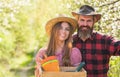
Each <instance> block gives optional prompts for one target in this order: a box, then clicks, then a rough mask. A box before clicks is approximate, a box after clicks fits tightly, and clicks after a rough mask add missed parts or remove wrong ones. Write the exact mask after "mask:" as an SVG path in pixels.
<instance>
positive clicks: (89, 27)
mask: <svg viewBox="0 0 120 77" xmlns="http://www.w3.org/2000/svg"><path fill="white" fill-rule="evenodd" d="M83 27H86V28H87V29H91V28H90V27H89V26H85V25H82V26H80V27H79V29H81V28H83Z"/></svg>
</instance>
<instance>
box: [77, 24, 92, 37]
mask: <svg viewBox="0 0 120 77" xmlns="http://www.w3.org/2000/svg"><path fill="white" fill-rule="evenodd" d="M83 28H86V29H83ZM92 31H93V27H92V28H90V27H89V26H80V27H79V28H78V37H80V38H85V39H88V38H90V37H91V34H92Z"/></svg>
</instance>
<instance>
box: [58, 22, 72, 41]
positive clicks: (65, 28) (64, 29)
mask: <svg viewBox="0 0 120 77" xmlns="http://www.w3.org/2000/svg"><path fill="white" fill-rule="evenodd" d="M69 33H70V26H69V24H68V23H67V22H62V23H61V26H60V29H59V31H58V34H59V35H58V36H59V38H58V39H59V41H65V40H66V39H67V38H68V36H69Z"/></svg>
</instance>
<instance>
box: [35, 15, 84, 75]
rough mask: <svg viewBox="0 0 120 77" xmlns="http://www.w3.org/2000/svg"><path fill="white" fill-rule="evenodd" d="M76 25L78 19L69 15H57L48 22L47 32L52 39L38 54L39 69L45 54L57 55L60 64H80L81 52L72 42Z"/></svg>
mask: <svg viewBox="0 0 120 77" xmlns="http://www.w3.org/2000/svg"><path fill="white" fill-rule="evenodd" d="M76 26H77V22H76V20H74V19H72V18H69V17H57V18H54V19H51V20H50V21H48V22H47V24H46V33H47V34H48V35H49V36H50V40H49V43H48V46H47V48H42V49H40V50H39V52H38V53H37V55H36V64H37V69H38V68H39V67H40V60H41V59H40V58H43V57H44V54H45V55H47V56H53V55H55V56H56V57H57V59H58V61H59V65H60V66H78V65H79V64H80V62H81V59H82V57H81V53H80V51H79V49H77V48H72V43H71V41H72V39H71V38H72V33H73V32H74V31H75V29H76ZM37 69H36V70H37ZM36 77H37V76H36ZM38 77H39V76H38Z"/></svg>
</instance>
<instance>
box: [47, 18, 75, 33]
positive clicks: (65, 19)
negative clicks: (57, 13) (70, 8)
mask: <svg viewBox="0 0 120 77" xmlns="http://www.w3.org/2000/svg"><path fill="white" fill-rule="evenodd" d="M62 21H65V22H68V23H70V24H71V25H72V27H73V31H72V32H74V31H75V29H76V27H77V21H76V20H75V19H73V18H70V17H64V16H62V17H56V18H53V19H51V20H49V21H48V22H47V24H46V26H45V29H46V33H47V34H48V35H50V34H51V30H52V28H53V26H54V25H55V24H57V23H58V22H62Z"/></svg>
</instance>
